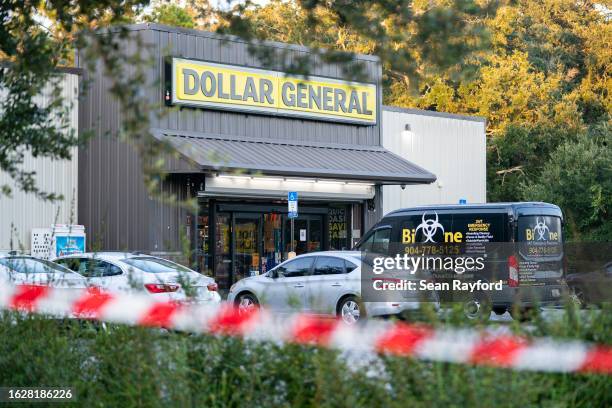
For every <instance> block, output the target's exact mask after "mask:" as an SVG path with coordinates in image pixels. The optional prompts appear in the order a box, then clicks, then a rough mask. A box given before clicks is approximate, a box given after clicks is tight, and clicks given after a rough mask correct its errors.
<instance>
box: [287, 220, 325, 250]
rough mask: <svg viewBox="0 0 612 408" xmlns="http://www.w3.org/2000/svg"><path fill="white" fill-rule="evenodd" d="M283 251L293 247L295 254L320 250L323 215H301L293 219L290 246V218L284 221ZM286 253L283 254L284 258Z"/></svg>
mask: <svg viewBox="0 0 612 408" xmlns="http://www.w3.org/2000/svg"><path fill="white" fill-rule="evenodd" d="M285 237H286V239H285V253H286V254H288V253H289V252H290V251H291V249H292V248H294V250H295V253H296V255H301V254H305V253H307V252H314V251H320V250H321V248H322V237H323V216H321V215H301V216H299V217H298V218H296V219H295V220H294V229H293V247H292V246H291V220H290V219H289V218H287V219H286V221H285ZM286 257H287V255H285V259H286Z"/></svg>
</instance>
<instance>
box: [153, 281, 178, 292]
mask: <svg viewBox="0 0 612 408" xmlns="http://www.w3.org/2000/svg"><path fill="white" fill-rule="evenodd" d="M144 287H145V288H146V289H147V290H148V291H149V292H151V293H166V292H176V291H177V290H178V289H179V288H180V286H179V285H173V284H168V283H145V285H144Z"/></svg>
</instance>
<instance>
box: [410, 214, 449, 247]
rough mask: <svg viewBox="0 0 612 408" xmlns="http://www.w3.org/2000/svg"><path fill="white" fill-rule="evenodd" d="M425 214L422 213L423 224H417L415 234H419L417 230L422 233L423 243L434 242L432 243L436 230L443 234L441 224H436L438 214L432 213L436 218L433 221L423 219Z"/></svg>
mask: <svg viewBox="0 0 612 408" xmlns="http://www.w3.org/2000/svg"><path fill="white" fill-rule="evenodd" d="M426 214H427V213H423V218H422V219H423V222H421V223H420V224H419V226H418V227H417V228H416V231H415V232H419V230H422V231H423V238H425V241H423V242H434V243H435V242H436V241H434V239H433V238H434V236H435V235H436V233H437V232H438V228H440V229H441V230H442V234H444V227H443V226H442V224H440V223H439V222H438V213H437V212H434V214H435V216H436V218H435V219H427V220H426V219H425V215H426Z"/></svg>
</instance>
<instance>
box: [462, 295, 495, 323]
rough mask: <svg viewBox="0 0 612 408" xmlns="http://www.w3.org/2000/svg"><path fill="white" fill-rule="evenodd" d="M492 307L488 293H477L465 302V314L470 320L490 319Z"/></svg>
mask: <svg viewBox="0 0 612 408" xmlns="http://www.w3.org/2000/svg"><path fill="white" fill-rule="evenodd" d="M491 308H492V306H491V301H490V300H489V298H488V297H487V296H486V295H476V296H474V297H473V298H472V299H470V300H468V301H466V302H465V303H464V304H463V314H464V315H465V317H467V318H468V319H470V320H476V319H477V320H482V321H488V320H489V318H490V317H491Z"/></svg>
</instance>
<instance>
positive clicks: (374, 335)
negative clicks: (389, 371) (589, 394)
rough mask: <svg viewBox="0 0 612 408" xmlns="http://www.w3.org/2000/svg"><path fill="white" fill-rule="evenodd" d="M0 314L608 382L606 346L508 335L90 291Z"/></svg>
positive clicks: (41, 296) (13, 289) (24, 290)
mask: <svg viewBox="0 0 612 408" xmlns="http://www.w3.org/2000/svg"><path fill="white" fill-rule="evenodd" d="M0 308H3V309H13V310H22V311H28V312H34V313H44V314H50V315H55V316H69V317H77V318H87V319H97V320H100V321H105V322H113V323H124V324H130V325H141V326H153V327H165V328H171V329H176V330H183V331H192V332H200V333H213V334H223V335H230V336H241V337H243V338H247V339H252V340H260V341H274V342H279V341H282V342H292V343H299V344H315V345H319V346H322V347H329V348H334V349H338V350H343V351H345V350H346V351H356V352H359V351H362V352H378V353H384V354H391V355H399V356H408V357H412V358H417V359H423V360H430V361H442V362H452V363H463V364H476V365H487V366H495V367H505V368H511V369H516V370H531V371H548V372H585V373H601V374H612V347H611V346H597V345H590V344H586V343H583V342H579V341H563V342H562V341H557V340H551V339H535V340H528V339H526V338H523V337H519V336H514V335H510V334H494V333H493V334H492V333H480V332H477V331H473V330H457V329H434V328H431V327H427V326H422V325H410V324H406V323H392V322H385V321H378V320H371V321H368V322H366V323H365V324H359V325H353V326H349V325H346V324H344V323H342V322H341V321H339V320H336V319H329V318H328V319H326V318H320V317H315V316H311V315H305V314H296V315H293V316H291V317H288V318H280V317H275V316H273V315H271V314H270V313H268V312H267V311H265V310H263V309H254V310H252V311H249V312H248V313H245V312H240V311H238V310H237V309H236V308H234V307H231V306H230V305H227V304H226V305H216V306H198V305H185V304H177V303H172V302H157V301H155V300H153V299H152V298H151V297H149V296H146V295H133V294H130V295H128V294H110V293H107V292H102V291H100V290H98V289H87V290H85V289H83V290H66V289H57V288H50V287H43V286H2V287H1V289H0Z"/></svg>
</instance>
